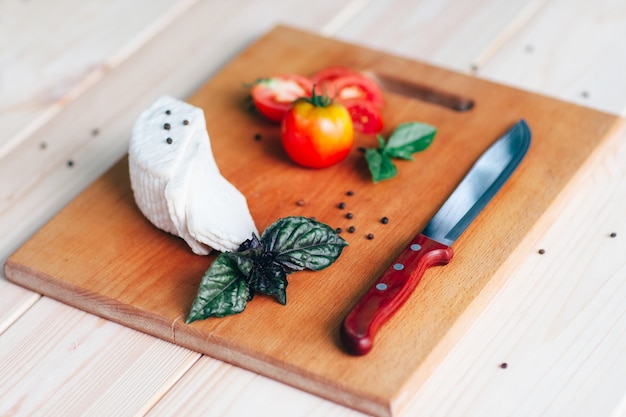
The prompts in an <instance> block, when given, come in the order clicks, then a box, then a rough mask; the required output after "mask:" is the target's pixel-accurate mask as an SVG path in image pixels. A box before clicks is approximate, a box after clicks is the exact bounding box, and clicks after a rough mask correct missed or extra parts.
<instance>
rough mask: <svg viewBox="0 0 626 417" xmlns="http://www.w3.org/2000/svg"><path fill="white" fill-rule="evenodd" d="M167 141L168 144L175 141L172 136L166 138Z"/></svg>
mask: <svg viewBox="0 0 626 417" xmlns="http://www.w3.org/2000/svg"><path fill="white" fill-rule="evenodd" d="M165 141H166V142H167V144H168V145H171V144H172V142H173V140H172V138H167V139H165Z"/></svg>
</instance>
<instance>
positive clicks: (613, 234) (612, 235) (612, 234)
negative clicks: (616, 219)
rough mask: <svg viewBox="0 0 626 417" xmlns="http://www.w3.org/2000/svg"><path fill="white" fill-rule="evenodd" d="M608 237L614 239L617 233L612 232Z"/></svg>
mask: <svg viewBox="0 0 626 417" xmlns="http://www.w3.org/2000/svg"><path fill="white" fill-rule="evenodd" d="M609 236H610V237H616V236H617V233H615V232H612V233H611V234H610V235H609Z"/></svg>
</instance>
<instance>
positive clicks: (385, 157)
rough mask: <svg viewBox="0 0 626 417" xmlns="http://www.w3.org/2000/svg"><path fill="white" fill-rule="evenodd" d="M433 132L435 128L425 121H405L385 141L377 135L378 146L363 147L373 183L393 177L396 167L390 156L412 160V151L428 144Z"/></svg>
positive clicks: (421, 148) (414, 151)
mask: <svg viewBox="0 0 626 417" xmlns="http://www.w3.org/2000/svg"><path fill="white" fill-rule="evenodd" d="M435 133H437V129H436V128H435V127H434V126H431V125H429V124H427V123H420V122H407V123H402V124H400V125H398V127H396V129H395V130H394V131H393V133H392V134H391V136H389V140H388V141H386V142H385V138H384V137H382V136H381V135H378V136H377V138H378V148H367V149H365V159H366V161H367V165H368V168H369V170H370V173H371V174H372V180H373V181H374V183H377V182H379V181H382V180H387V179H390V178H393V177H395V176H396V174H397V173H398V169H397V168H396V166H395V164H394V163H393V161H392V158H396V159H405V160H409V161H411V160H413V154H414V153H416V152H420V151H423V150H424V149H426V148H428V146H430V144H431V142H432V141H433V139H434V137H435Z"/></svg>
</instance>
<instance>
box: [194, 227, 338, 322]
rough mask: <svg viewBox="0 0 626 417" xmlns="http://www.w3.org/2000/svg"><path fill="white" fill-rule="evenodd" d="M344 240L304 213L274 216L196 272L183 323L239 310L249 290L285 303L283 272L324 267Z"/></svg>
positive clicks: (316, 269) (246, 298)
mask: <svg viewBox="0 0 626 417" xmlns="http://www.w3.org/2000/svg"><path fill="white" fill-rule="evenodd" d="M347 244H348V243H347V242H346V241H345V240H344V239H342V238H341V237H340V236H339V235H338V234H337V233H336V232H335V231H334V230H333V229H332V228H331V227H329V226H328V225H326V224H324V223H320V222H318V221H316V220H313V219H309V218H306V217H295V216H292V217H285V218H282V219H279V220H277V221H276V222H274V223H273V224H272V225H270V226H269V227H268V228H267V229H265V231H264V232H263V233H262V234H261V238H260V239H258V238H257V237H256V236H255V235H253V236H252V238H251V239H248V240H246V241H245V242H243V243H242V244H241V246H240V247H239V249H238V250H237V252H222V253H220V254H219V255H218V256H217V258H215V260H214V261H213V262H212V263H211V266H210V267H209V269H208V270H207V271H206V272H205V273H204V275H203V276H202V281H201V282H200V288H199V289H198V294H197V296H196V298H195V300H194V302H193V304H192V306H191V311H190V312H189V315H188V316H187V320H186V323H188V324H189V323H191V322H194V321H196V320H203V319H206V318H208V317H224V316H228V315H232V314H237V313H240V312H242V311H243V310H244V309H245V308H246V304H247V303H248V301H250V300H252V297H253V296H254V294H255V293H260V294H266V295H270V296H273V297H275V298H276V299H277V300H278V302H279V303H280V304H283V305H284V304H286V303H287V293H286V289H287V275H289V274H291V273H293V272H295V271H302V270H304V269H309V270H313V271H319V270H321V269H324V268H326V267H328V266H330V265H331V264H332V263H333V262H335V260H337V258H338V257H339V255H341V252H342V250H343V248H344V246H346V245H347Z"/></svg>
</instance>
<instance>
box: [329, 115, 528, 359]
mask: <svg viewBox="0 0 626 417" xmlns="http://www.w3.org/2000/svg"><path fill="white" fill-rule="evenodd" d="M530 141H531V132H530V129H529V127H528V124H527V123H526V121H525V120H523V119H521V120H519V121H518V122H516V123H515V124H514V125H513V126H512V127H511V128H510V129H509V130H508V131H507V132H505V133H504V134H503V135H502V136H501V137H500V138H498V139H497V140H496V141H495V142H494V143H493V144H492V145H491V146H489V148H487V150H485V151H484V152H483V154H482V155H481V156H480V157H479V158H478V160H476V162H475V163H474V165H473V166H472V167H471V168H470V170H469V171H468V173H467V174H466V175H465V177H464V178H463V179H462V180H461V182H460V183H459V184H458V186H457V188H456V189H455V190H454V191H453V192H452V194H450V196H449V197H448V199H447V200H446V201H445V202H444V203H443V205H442V206H441V208H440V209H439V210H438V211H437V213H436V214H435V215H434V217H433V218H432V219H431V220H430V222H429V223H428V224H427V225H426V227H425V228H424V229H423V230H422V231H421V232H420V233H418V234H417V236H416V237H415V238H414V239H413V240H412V241H411V242H410V243H409V245H408V246H407V247H406V248H405V249H404V250H403V251H402V252H401V253H400V255H399V256H398V258H397V259H396V260H395V261H394V262H392V263H391V265H390V266H389V267H388V268H387V269H386V270H385V272H384V273H383V275H382V276H381V277H380V278H379V279H378V280H376V282H375V283H374V284H373V285H372V286H371V287H370V288H369V289H368V290H367V291H366V293H365V294H364V295H363V296H362V297H361V298H360V300H359V301H358V302H357V303H356V305H355V306H354V307H353V308H352V309H351V310H350V312H349V313H348V315H347V316H346V317H345V319H344V320H343V322H342V324H341V329H340V337H341V342H342V344H343V346H344V348H345V349H346V351H347V352H348V353H350V354H353V355H364V354H366V353H368V352H369V351H370V350H371V349H372V347H373V343H374V337H375V336H376V333H377V332H378V330H379V329H380V327H381V326H382V325H383V324H384V323H385V322H387V320H389V319H390V318H391V317H392V316H393V315H394V314H395V313H396V312H397V311H398V310H399V309H400V307H401V306H402V305H403V304H404V302H405V301H406V300H407V299H408V298H409V296H410V295H411V294H412V293H413V291H414V290H415V288H416V287H417V285H418V283H419V281H420V279H421V278H422V276H423V275H424V272H425V271H426V270H427V269H428V268H430V267H433V266H440V265H445V264H447V263H448V262H450V260H451V259H452V256H453V254H454V252H453V250H452V247H451V245H452V244H453V243H454V241H455V240H456V239H457V238H458V237H459V236H460V235H461V234H462V233H463V232H464V231H465V229H466V228H467V226H469V224H470V223H471V222H472V221H473V220H474V219H475V218H476V216H477V215H478V214H479V213H480V212H481V211H482V209H483V208H484V207H485V206H486V205H487V203H488V202H489V201H490V200H491V199H492V198H493V196H494V195H495V194H496V193H497V192H498V190H499V189H500V188H501V187H502V185H504V183H505V182H506V181H507V180H508V178H509V177H510V176H511V174H512V173H513V171H515V169H516V168H517V166H518V165H519V163H520V162H521V161H522V159H523V158H524V156H525V155H526V152H527V151H528V148H529V147H530Z"/></svg>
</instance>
